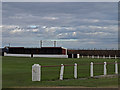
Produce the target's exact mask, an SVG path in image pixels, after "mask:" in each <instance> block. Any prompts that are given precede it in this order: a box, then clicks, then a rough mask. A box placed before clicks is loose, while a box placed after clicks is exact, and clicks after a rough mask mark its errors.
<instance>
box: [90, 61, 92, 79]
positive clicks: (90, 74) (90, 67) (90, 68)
mask: <svg viewBox="0 0 120 90" xmlns="http://www.w3.org/2000/svg"><path fill="white" fill-rule="evenodd" d="M90 77H93V62H91V63H90Z"/></svg>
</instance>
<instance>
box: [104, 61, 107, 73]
mask: <svg viewBox="0 0 120 90" xmlns="http://www.w3.org/2000/svg"><path fill="white" fill-rule="evenodd" d="M106 65H107V63H106V62H104V75H107V68H106Z"/></svg>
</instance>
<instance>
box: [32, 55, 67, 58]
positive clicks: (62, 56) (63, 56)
mask: <svg viewBox="0 0 120 90" xmlns="http://www.w3.org/2000/svg"><path fill="white" fill-rule="evenodd" d="M33 57H51V58H68V55H53V54H52V55H45V54H43V55H40V54H33Z"/></svg>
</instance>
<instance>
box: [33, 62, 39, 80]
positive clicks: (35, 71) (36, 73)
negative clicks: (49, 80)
mask: <svg viewBox="0 0 120 90" xmlns="http://www.w3.org/2000/svg"><path fill="white" fill-rule="evenodd" d="M40 80H41V66H40V65H39V64H34V65H33V66H32V81H40Z"/></svg>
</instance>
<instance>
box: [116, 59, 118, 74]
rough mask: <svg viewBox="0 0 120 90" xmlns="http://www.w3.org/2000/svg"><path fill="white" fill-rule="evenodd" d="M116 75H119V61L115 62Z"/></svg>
mask: <svg viewBox="0 0 120 90" xmlns="http://www.w3.org/2000/svg"><path fill="white" fill-rule="evenodd" d="M115 74H118V64H117V61H115Z"/></svg>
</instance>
